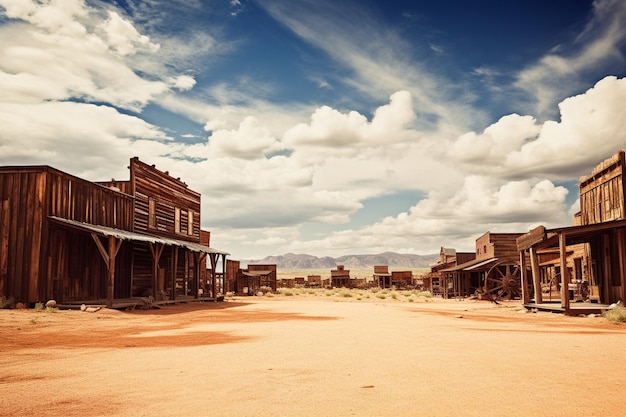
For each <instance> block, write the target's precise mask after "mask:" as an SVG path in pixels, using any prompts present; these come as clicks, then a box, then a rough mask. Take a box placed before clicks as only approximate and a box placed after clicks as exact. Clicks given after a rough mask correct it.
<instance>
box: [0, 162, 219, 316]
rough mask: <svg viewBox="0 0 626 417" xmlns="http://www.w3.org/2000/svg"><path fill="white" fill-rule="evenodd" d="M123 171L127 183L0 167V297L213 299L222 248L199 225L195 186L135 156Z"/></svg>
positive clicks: (108, 301)
mask: <svg viewBox="0 0 626 417" xmlns="http://www.w3.org/2000/svg"><path fill="white" fill-rule="evenodd" d="M129 170H130V180H129V181H115V180H111V181H107V182H98V183H96V182H90V181H86V180H84V179H81V178H78V177H75V176H73V175H70V174H67V173H64V172H62V171H59V170H57V169H54V168H51V167H49V166H18V167H0V296H4V297H6V298H13V299H14V300H15V302H21V303H24V304H33V303H37V302H45V301H46V300H50V299H54V300H55V301H57V303H58V304H77V303H85V304H105V305H106V306H108V307H114V308H117V307H124V306H131V305H136V304H138V303H137V298H141V297H144V298H150V300H151V301H154V302H172V301H175V300H185V299H200V298H204V299H216V297H217V296H218V294H217V293H216V288H215V284H216V278H215V276H216V266H217V264H218V262H219V261H220V260H221V261H222V262H223V263H225V261H226V256H227V255H228V253H226V252H223V251H219V250H216V249H213V248H211V247H210V246H209V239H210V234H209V233H208V232H206V231H202V230H201V229H200V194H199V193H196V192H195V191H192V190H189V189H188V187H187V184H185V183H184V182H182V181H180V179H177V178H173V177H171V176H169V173H167V172H162V171H159V170H157V169H156V168H155V167H154V166H149V165H147V164H145V163H143V162H141V161H139V159H138V158H132V159H131V160H130V165H129ZM207 261H208V262H207ZM207 263H210V266H211V267H210V268H209V271H210V272H207V267H206V265H207Z"/></svg>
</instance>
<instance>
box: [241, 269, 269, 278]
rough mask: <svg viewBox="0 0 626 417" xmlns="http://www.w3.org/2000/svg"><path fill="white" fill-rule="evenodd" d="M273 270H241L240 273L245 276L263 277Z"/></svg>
mask: <svg viewBox="0 0 626 417" xmlns="http://www.w3.org/2000/svg"><path fill="white" fill-rule="evenodd" d="M272 272H273V271H271V270H262V271H243V272H242V274H243V275H244V276H246V277H264V276H267V275H269V274H271V273H272Z"/></svg>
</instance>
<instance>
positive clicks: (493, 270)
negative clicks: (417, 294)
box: [438, 232, 522, 299]
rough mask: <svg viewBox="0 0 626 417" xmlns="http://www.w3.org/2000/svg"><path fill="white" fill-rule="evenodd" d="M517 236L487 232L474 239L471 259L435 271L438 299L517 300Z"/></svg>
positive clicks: (519, 278)
mask: <svg viewBox="0 0 626 417" xmlns="http://www.w3.org/2000/svg"><path fill="white" fill-rule="evenodd" d="M521 235H522V233H493V232H487V233H485V234H484V235H482V236H480V237H478V238H477V239H476V252H475V256H474V258H473V259H471V260H468V261H467V262H464V263H457V265H455V266H451V267H446V268H442V269H439V271H438V272H439V274H441V281H440V286H441V291H442V296H444V297H467V296H470V295H474V294H476V295H478V296H479V297H481V298H482V297H485V298H487V299H502V298H508V299H512V298H519V297H521V294H522V292H521V289H520V288H519V286H520V283H521V271H520V266H519V263H518V259H519V252H518V250H517V238H518V237H519V236H521ZM467 257H468V258H469V257H470V256H469V255H468V256H467Z"/></svg>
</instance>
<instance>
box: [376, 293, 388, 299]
mask: <svg viewBox="0 0 626 417" xmlns="http://www.w3.org/2000/svg"><path fill="white" fill-rule="evenodd" d="M376 297H378V298H380V299H381V300H384V299H385V298H387V296H386V295H385V294H376Z"/></svg>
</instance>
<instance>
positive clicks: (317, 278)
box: [306, 275, 322, 288]
mask: <svg viewBox="0 0 626 417" xmlns="http://www.w3.org/2000/svg"><path fill="white" fill-rule="evenodd" d="M306 286H307V287H309V288H321V286H322V276H321V275H308V276H307V278H306Z"/></svg>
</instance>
